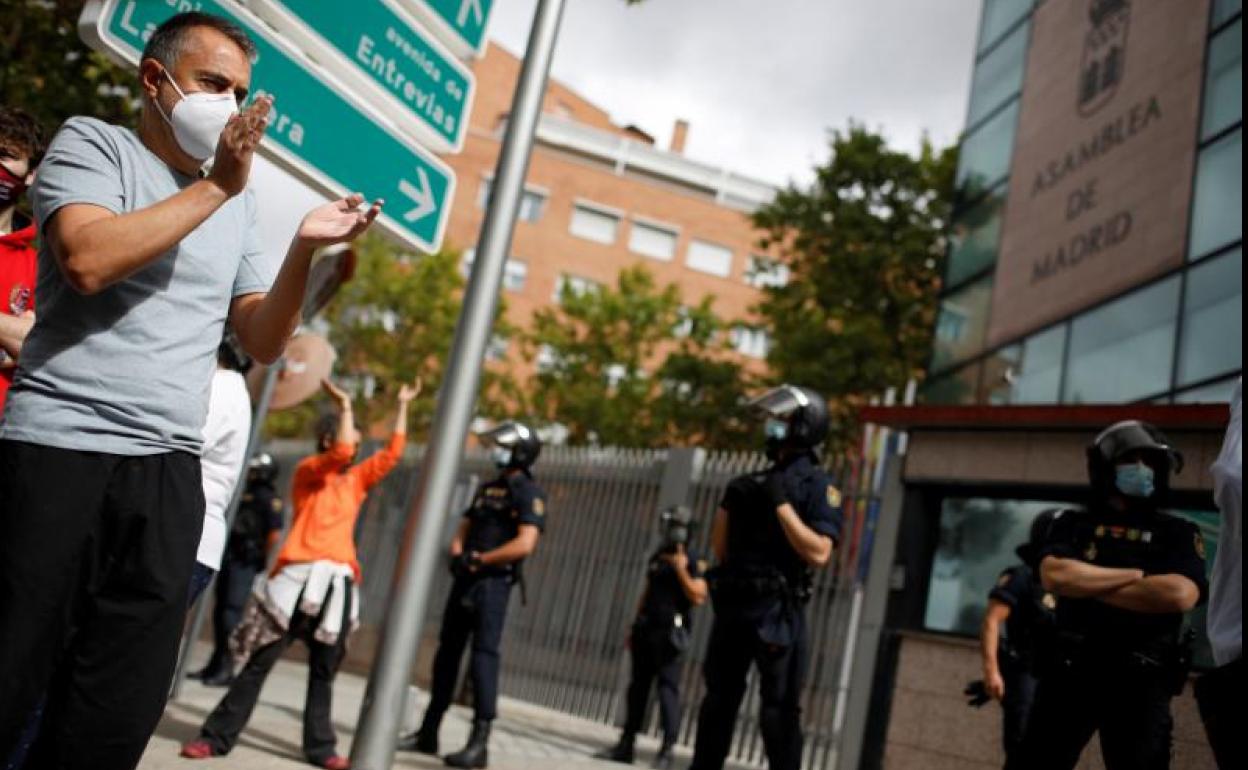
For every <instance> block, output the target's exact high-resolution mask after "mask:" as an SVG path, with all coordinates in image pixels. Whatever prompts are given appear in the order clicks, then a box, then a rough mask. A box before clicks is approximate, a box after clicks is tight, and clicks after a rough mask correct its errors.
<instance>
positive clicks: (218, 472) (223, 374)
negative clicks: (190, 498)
mask: <svg viewBox="0 0 1248 770" xmlns="http://www.w3.org/2000/svg"><path fill="white" fill-rule="evenodd" d="M250 432H251V396H249V395H248V394H247V383H246V381H245V380H243V375H241V374H239V373H238V372H235V371H231V370H229V369H220V368H218V369H217V371H216V373H215V374H213V375H212V393H211V395H210V396H209V399H208V421H207V422H206V423H204V454H203V457H202V459H201V465H202V466H203V474H204V531H203V534H202V535H200V538H199V553H198V554H197V555H196V557H195V559H196V561H198V562H199V563H200V564H203V565H204V566H205V567H211V568H212V569H214V570H215V569H220V568H221V556H222V555H223V554H224V553H225V541H226V537H227V535H228V533H227V532H226V529H225V509H226V508H227V507H229V504H230V498H231V497H232V496H233V495H234V485H235V484H237V483H238V477H239V475H240V474H241V473H242V471H243V462H244V461H245V460H246V457H245V455H246V454H247V434H248V433H250Z"/></svg>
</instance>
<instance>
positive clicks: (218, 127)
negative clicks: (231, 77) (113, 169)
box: [156, 70, 238, 162]
mask: <svg viewBox="0 0 1248 770" xmlns="http://www.w3.org/2000/svg"><path fill="white" fill-rule="evenodd" d="M165 77H166V78H168V79H169V83H170V84H171V85H172V86H173V87H174V89H175V90H176V91H177V92H178V93H179V94H180V95H181V96H182V98H181V99H180V100H179V101H178V103H177V104H175V105H173V109H172V110H171V111H170V114H169V115H165V111H164V110H162V109H160V104H159V103H157V105H156V109H157V111H158V112H160V116H161V117H162V118H164V119H165V122H166V123H168V124H169V127H170V128H172V129H173V138H174V139H175V140H177V142H178V146H179V147H181V148H182V151H183V152H185V153H186V154H187V155H190V156H191V157H192V158H194V159H195V160H198V161H201V162H202V161H206V160H208V159H209V158H211V157H212V156H213V155H214V154H215V153H216V151H217V142H218V141H219V140H220V139H221V132H222V131H224V130H225V124H226V123H228V122H229V120H230V116H231V115H233V114H234V113H236V112H238V102H237V101H235V99H234V95H233V94H230V93H225V94H210V93H206V92H204V91H196V92H194V93H190V94H188V93H186V92H185V91H183V90H182V89H181V88H180V87H179V86H178V82H177V81H176V80H174V79H173V75H170V74H169V71H168V70H166V71H165Z"/></svg>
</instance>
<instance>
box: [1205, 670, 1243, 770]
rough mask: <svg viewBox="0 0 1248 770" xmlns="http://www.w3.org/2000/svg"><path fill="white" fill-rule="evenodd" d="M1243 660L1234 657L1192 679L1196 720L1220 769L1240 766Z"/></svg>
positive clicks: (1241, 757) (1241, 763) (1227, 769)
mask: <svg viewBox="0 0 1248 770" xmlns="http://www.w3.org/2000/svg"><path fill="white" fill-rule="evenodd" d="M1244 700H1245V699H1244V659H1243V658H1236V659H1235V660H1234V661H1232V662H1230V663H1227V664H1226V665H1225V666H1219V667H1217V668H1215V669H1214V670H1213V671H1210V672H1209V673H1207V674H1205V675H1204V676H1202V677H1201V678H1200V679H1197V680H1196V703H1197V704H1198V705H1199V706H1200V721H1202V722H1204V723H1205V734H1206V735H1208V736H1209V745H1210V746H1211V747H1213V756H1214V758H1215V759H1216V760H1217V762H1218V767H1219V768H1220V770H1230V768H1241V767H1243V766H1244V736H1243V733H1241V732H1240V730H1242V729H1243V728H1242V725H1241V723H1240V721H1239V720H1240V719H1241V718H1242V717H1241V716H1240V713H1241V712H1240V710H1239V707H1240V705H1242V704H1243V703H1244Z"/></svg>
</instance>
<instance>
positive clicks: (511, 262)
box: [460, 249, 529, 291]
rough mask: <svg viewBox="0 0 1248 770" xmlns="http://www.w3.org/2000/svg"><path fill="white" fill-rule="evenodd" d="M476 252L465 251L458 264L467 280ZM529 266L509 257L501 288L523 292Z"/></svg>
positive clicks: (474, 250) (472, 250)
mask: <svg viewBox="0 0 1248 770" xmlns="http://www.w3.org/2000/svg"><path fill="white" fill-rule="evenodd" d="M476 257H477V250H476V249H466V250H465V251H464V259H463V261H462V262H461V264H460V272H461V273H462V274H463V276H464V278H465V279H467V278H468V276H469V275H470V274H471V273H472V263H473V262H474V261H475V260H476ZM528 277H529V266H528V264H527V263H525V262H524V261H523V260H520V259H516V258H515V257H511V258H509V259H508V260H507V264H506V266H505V267H504V268H503V288H504V289H506V290H507V291H524V284H525V283H526V282H527V281H528Z"/></svg>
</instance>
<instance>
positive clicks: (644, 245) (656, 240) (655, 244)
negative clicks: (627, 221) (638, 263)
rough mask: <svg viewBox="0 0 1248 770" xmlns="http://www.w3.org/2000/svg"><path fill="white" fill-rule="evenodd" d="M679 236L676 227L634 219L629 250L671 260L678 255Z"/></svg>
mask: <svg viewBox="0 0 1248 770" xmlns="http://www.w3.org/2000/svg"><path fill="white" fill-rule="evenodd" d="M677 237H678V233H677V230H676V228H674V227H669V226H665V225H659V224H655V223H651V222H642V221H637V220H634V221H633V226H632V228H631V229H630V231H629V233H628V250H629V251H631V252H633V253H635V254H640V255H642V256H643V257H650V258H651V259H660V260H663V261H664V262H670V261H671V260H672V258H673V257H675V256H676V238H677Z"/></svg>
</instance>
